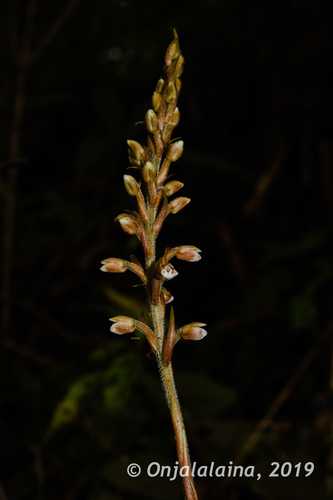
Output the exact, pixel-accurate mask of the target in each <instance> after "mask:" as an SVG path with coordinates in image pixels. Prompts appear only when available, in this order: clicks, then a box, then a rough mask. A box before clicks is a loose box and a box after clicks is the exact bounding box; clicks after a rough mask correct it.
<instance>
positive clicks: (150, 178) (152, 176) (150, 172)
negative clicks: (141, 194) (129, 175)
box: [142, 161, 157, 183]
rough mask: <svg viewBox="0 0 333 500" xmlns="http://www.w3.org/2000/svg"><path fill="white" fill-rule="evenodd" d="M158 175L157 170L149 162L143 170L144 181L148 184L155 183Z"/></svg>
mask: <svg viewBox="0 0 333 500" xmlns="http://www.w3.org/2000/svg"><path fill="white" fill-rule="evenodd" d="M156 175H157V173H156V168H155V167H154V165H153V164H152V163H151V162H150V161H147V163H145V165H144V167H143V169H142V176H143V178H144V181H145V182H147V183H149V182H154V181H155V180H156Z"/></svg>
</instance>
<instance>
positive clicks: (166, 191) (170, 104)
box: [101, 31, 207, 365]
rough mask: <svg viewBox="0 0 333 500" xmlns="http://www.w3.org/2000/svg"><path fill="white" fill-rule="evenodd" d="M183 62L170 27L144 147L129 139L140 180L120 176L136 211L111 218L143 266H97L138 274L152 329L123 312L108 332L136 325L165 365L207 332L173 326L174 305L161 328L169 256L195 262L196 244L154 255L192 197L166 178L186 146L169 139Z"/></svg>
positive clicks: (171, 271) (116, 262)
mask: <svg viewBox="0 0 333 500" xmlns="http://www.w3.org/2000/svg"><path fill="white" fill-rule="evenodd" d="M183 64H184V58H183V56H182V54H181V51H180V48H179V42H178V36H177V33H176V32H175V31H174V40H173V41H172V42H171V44H170V45H169V47H168V49H167V51H166V55H165V67H164V77H163V78H161V79H160V80H159V81H158V83H157V85H156V88H155V91H154V93H153V96H152V109H149V110H148V111H147V113H146V116H145V124H146V129H147V132H148V140H147V145H146V146H142V145H141V144H140V143H139V142H137V141H134V140H129V141H127V144H128V147H129V149H128V157H129V162H130V166H131V167H132V168H135V169H137V170H140V172H141V179H140V181H138V180H137V179H136V178H135V177H133V176H132V175H124V184H125V188H126V191H127V193H128V194H129V195H130V196H133V197H135V198H136V202H137V210H133V211H126V212H124V213H121V214H120V215H118V216H117V217H116V219H115V220H116V222H118V223H119V224H120V226H121V228H122V229H123V230H124V231H125V232H126V233H128V234H131V235H136V236H137V237H138V238H139V240H140V242H141V245H142V247H143V251H144V255H145V263H144V265H142V263H141V262H140V261H139V260H138V259H137V258H136V257H135V256H133V255H132V256H131V261H126V260H123V259H118V258H114V257H111V258H108V259H105V260H103V261H102V264H103V266H102V267H101V270H102V271H104V272H110V273H123V272H125V271H127V270H128V269H129V270H130V271H132V272H133V273H135V274H136V275H137V276H139V278H140V280H141V282H142V284H143V285H144V286H145V287H146V290H147V294H148V299H149V305H150V316H151V320H152V328H150V326H148V324H147V323H146V321H145V320H144V317H143V316H142V318H141V320H140V321H137V320H134V319H132V318H129V317H127V316H116V317H114V318H111V321H112V322H113V324H112V326H111V331H112V332H114V333H116V334H123V333H130V332H133V331H134V330H135V329H138V330H139V331H141V332H142V333H143V334H144V335H145V336H146V337H147V340H148V341H149V343H150V345H151V347H152V349H153V351H154V352H155V353H156V355H157V356H158V359H159V360H162V362H163V364H164V365H168V364H169V363H170V360H171V355H172V351H173V347H174V345H175V343H176V342H177V341H178V340H179V338H181V337H182V338H184V339H191V340H200V339H201V338H203V337H204V336H205V335H206V333H207V332H206V331H205V330H204V329H203V328H202V327H203V326H205V325H204V324H203V323H190V324H189V325H186V326H184V327H182V328H180V329H178V330H176V329H175V324H174V312H173V309H171V313H170V320H169V327H168V331H167V332H166V331H165V328H164V318H165V309H166V304H168V303H169V302H171V301H172V300H173V297H172V295H171V294H170V292H169V291H168V290H167V289H166V288H165V287H164V282H165V281H169V280H171V279H173V278H174V277H176V276H177V275H178V272H177V271H176V269H175V268H174V266H173V265H172V264H171V263H170V261H171V259H172V258H173V257H176V258H178V259H180V260H186V261H188V262H196V261H198V260H200V259H201V256H200V250H199V248H196V247H195V246H193V245H182V246H179V247H175V248H166V249H165V251H164V254H163V256H162V257H161V258H159V259H157V258H156V239H157V236H158V234H159V232H160V231H161V228H162V226H163V223H164V221H165V219H166V217H167V216H168V215H169V214H176V213H178V212H179V211H180V210H182V209H183V208H184V207H185V206H186V205H187V204H188V203H189V201H190V199H189V198H186V197H183V196H180V197H175V198H173V199H171V200H170V199H169V198H170V197H171V196H173V195H174V194H175V193H177V192H178V191H179V190H180V189H181V188H182V187H183V183H182V182H180V181H177V180H169V169H170V166H171V163H174V162H176V161H177V160H178V159H179V158H180V157H181V155H182V153H183V149H184V143H183V141H182V140H177V141H173V140H172V139H171V137H172V133H173V131H174V128H175V127H176V126H177V124H178V123H179V120H180V113H179V109H178V107H177V102H178V97H179V93H180V89H181V82H180V76H181V74H182V71H183Z"/></svg>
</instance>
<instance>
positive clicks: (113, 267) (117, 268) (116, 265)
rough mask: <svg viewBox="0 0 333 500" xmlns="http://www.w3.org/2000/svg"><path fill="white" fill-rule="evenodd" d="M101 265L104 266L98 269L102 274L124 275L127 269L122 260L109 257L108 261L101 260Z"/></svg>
mask: <svg viewBox="0 0 333 500" xmlns="http://www.w3.org/2000/svg"><path fill="white" fill-rule="evenodd" d="M102 264H104V265H103V266H102V267H101V268H100V269H101V271H103V272H104V273H124V272H125V271H127V267H126V264H125V261H124V260H123V259H116V258H115V257H110V258H109V259H105V260H102Z"/></svg>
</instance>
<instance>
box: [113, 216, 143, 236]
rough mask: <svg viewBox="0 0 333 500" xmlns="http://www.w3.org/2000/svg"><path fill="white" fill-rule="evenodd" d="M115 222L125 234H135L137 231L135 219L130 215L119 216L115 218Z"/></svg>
mask: <svg viewBox="0 0 333 500" xmlns="http://www.w3.org/2000/svg"><path fill="white" fill-rule="evenodd" d="M115 221H116V222H119V224H120V225H121V227H122V229H123V230H124V231H125V233H128V234H136V233H137V232H138V231H139V226H138V223H137V221H136V218H135V217H134V216H133V215H130V214H120V215H118V217H116V218H115Z"/></svg>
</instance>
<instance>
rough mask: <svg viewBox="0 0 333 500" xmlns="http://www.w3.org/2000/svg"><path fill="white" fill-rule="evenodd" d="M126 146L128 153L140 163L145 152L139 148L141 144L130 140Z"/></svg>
mask: <svg viewBox="0 0 333 500" xmlns="http://www.w3.org/2000/svg"><path fill="white" fill-rule="evenodd" d="M127 144H128V146H129V148H130V151H131V152H132V153H133V156H134V158H136V159H137V160H140V161H141V160H142V158H143V157H144V154H145V151H144V149H143V147H142V146H141V144H139V143H138V142H137V141H132V140H130V139H129V140H128V141H127Z"/></svg>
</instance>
